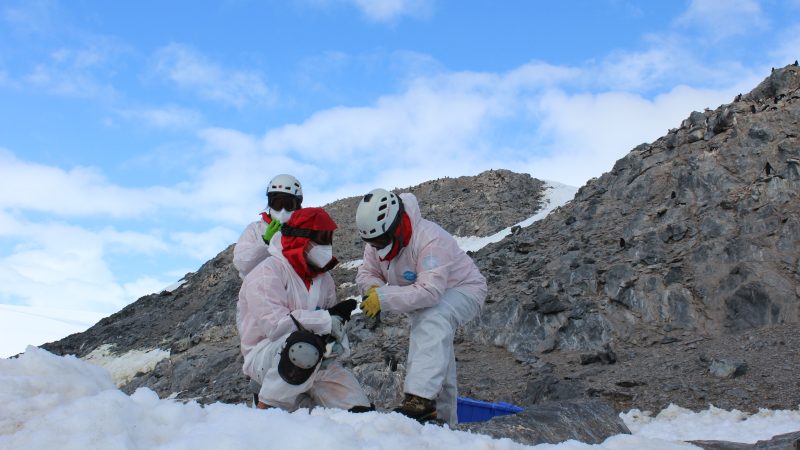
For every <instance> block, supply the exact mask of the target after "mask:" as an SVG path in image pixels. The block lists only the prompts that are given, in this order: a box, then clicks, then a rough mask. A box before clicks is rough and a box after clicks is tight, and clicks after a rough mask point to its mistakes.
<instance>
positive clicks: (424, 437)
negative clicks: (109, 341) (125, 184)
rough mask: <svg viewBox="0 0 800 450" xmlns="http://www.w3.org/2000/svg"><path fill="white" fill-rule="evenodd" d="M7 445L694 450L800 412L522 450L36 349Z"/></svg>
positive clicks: (673, 416) (707, 419) (15, 366)
mask: <svg viewBox="0 0 800 450" xmlns="http://www.w3.org/2000/svg"><path fill="white" fill-rule="evenodd" d="M0 404H1V405H3V407H2V408H0V448H2V449H9V450H11V449H29V448H41V449H47V448H59V449H86V448H103V449H138V448H159V449H189V448H191V449H193V450H204V449H220V448H230V449H234V448H237V449H238V448H267V447H268V448H280V449H299V448H303V449H305V448H320V449H322V448H325V449H329V448H330V449H361V448H364V449H366V448H369V449H384V450H399V449H408V448H437V449H445V448H458V449H523V448H535V449H558V450H572V449H610V450H612V449H654V450H672V449H690V448H698V447H695V446H692V445H690V444H686V443H685V442H682V441H683V440H686V439H717V440H728V441H734V442H755V441H756V440H758V439H768V438H769V437H771V436H773V435H777V434H782V433H787V432H791V431H796V430H800V410H798V411H762V412H760V413H758V414H755V415H752V416H748V415H746V414H743V413H741V412H736V411H733V412H727V411H722V410H719V409H716V408H711V409H710V410H708V411H702V412H699V413H692V412H691V411H688V410H685V409H682V408H679V407H670V408H668V409H666V410H664V411H662V413H661V414H659V415H657V416H656V417H650V416H648V415H646V414H642V413H641V412H639V411H637V410H633V411H631V412H629V413H627V414H622V415H621V416H622V418H623V420H624V421H625V422H626V424H627V425H628V427H629V428H630V429H631V431H632V432H633V433H634V434H633V435H617V436H613V437H611V438H609V439H607V440H606V441H605V442H604V443H602V444H599V445H588V444H583V443H580V442H577V441H567V442H564V443H561V444H553V445H550V444H542V445H538V446H533V447H531V446H524V445H521V444H517V443H514V442H512V441H510V440H509V439H493V438H490V437H488V436H483V435H478V434H473V433H468V432H463V431H455V430H451V429H449V428H448V427H438V426H434V425H425V426H422V425H420V424H418V423H417V422H415V421H413V420H411V419H408V418H406V417H403V416H401V415H399V414H395V413H378V412H370V413H364V414H351V413H348V412H345V411H341V410H334V409H325V408H315V409H313V410H311V411H309V410H307V409H302V410H299V411H296V412H294V413H287V412H285V411H280V410H267V411H262V410H256V409H251V408H248V407H246V406H245V405H230V404H222V403H214V404H211V405H207V406H201V405H200V404H198V403H196V402H189V403H182V402H180V401H177V400H172V399H159V398H158V396H157V395H156V394H155V392H153V391H151V390H149V389H147V388H140V389H138V390H137V391H136V392H134V393H133V394H132V395H126V394H124V393H123V392H121V391H120V390H118V389H117V388H116V386H115V384H114V382H113V380H112V377H111V374H110V373H109V372H108V371H107V370H105V369H103V368H101V367H98V366H95V365H92V364H89V363H87V362H85V361H82V360H80V359H78V358H75V357H74V356H63V357H62V356H56V355H53V354H51V353H48V352H47V351H45V350H42V349H39V348H36V347H33V346H30V347H28V348H27V349H26V351H25V353H24V354H22V355H20V356H19V357H18V358H12V359H3V360H0Z"/></svg>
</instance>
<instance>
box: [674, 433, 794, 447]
mask: <svg viewBox="0 0 800 450" xmlns="http://www.w3.org/2000/svg"><path fill="white" fill-rule="evenodd" d="M689 443H690V444H693V445H696V446H698V447H700V448H702V449H704V450H798V449H800V431H796V432H794V433H786V434H780V435H778V436H773V437H772V439H769V440H764V441H758V442H756V443H755V444H742V443H739V442H727V441H689Z"/></svg>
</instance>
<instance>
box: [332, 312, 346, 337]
mask: <svg viewBox="0 0 800 450" xmlns="http://www.w3.org/2000/svg"><path fill="white" fill-rule="evenodd" d="M331 336H333V338H334V339H336V341H338V342H341V341H342V338H343V337H344V319H342V318H341V317H339V316H333V315H332V316H331Z"/></svg>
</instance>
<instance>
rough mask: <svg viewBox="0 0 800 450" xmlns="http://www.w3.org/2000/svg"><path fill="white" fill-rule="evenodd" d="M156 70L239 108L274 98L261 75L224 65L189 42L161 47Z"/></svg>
mask: <svg viewBox="0 0 800 450" xmlns="http://www.w3.org/2000/svg"><path fill="white" fill-rule="evenodd" d="M155 70H156V72H157V73H158V74H160V75H161V76H164V77H166V78H167V79H169V80H170V81H172V82H174V83H175V84H177V85H178V86H179V87H181V88H184V89H188V90H191V91H194V92H195V93H197V94H198V95H199V96H200V97H202V98H204V99H206V100H212V101H216V102H221V103H224V104H227V105H231V106H235V107H237V108H240V107H243V106H245V105H248V104H262V105H263V104H271V103H273V102H274V100H275V93H274V92H273V90H272V89H271V88H270V87H269V86H268V85H267V83H266V82H265V81H264V79H263V77H262V76H261V75H260V74H258V73H256V72H251V71H245V70H230V69H227V68H224V67H222V66H220V65H219V64H217V63H215V62H213V61H210V60H209V59H208V58H206V57H205V56H203V55H202V54H200V53H199V52H197V51H195V50H194V49H192V48H191V47H189V46H186V45H181V44H170V45H167V46H165V47H163V48H161V49H160V50H158V51H157V52H156V55H155Z"/></svg>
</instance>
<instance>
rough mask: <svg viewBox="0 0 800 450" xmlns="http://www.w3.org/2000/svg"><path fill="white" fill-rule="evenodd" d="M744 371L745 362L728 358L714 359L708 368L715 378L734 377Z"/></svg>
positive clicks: (742, 373)
mask: <svg viewBox="0 0 800 450" xmlns="http://www.w3.org/2000/svg"><path fill="white" fill-rule="evenodd" d="M746 371H747V364H746V363H744V362H742V361H734V360H728V359H721V360H714V361H712V362H711V366H709V368H708V372H709V373H710V374H711V375H713V376H715V377H717V378H736V377H739V376H742V375H744V373H745V372H746Z"/></svg>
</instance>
